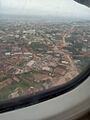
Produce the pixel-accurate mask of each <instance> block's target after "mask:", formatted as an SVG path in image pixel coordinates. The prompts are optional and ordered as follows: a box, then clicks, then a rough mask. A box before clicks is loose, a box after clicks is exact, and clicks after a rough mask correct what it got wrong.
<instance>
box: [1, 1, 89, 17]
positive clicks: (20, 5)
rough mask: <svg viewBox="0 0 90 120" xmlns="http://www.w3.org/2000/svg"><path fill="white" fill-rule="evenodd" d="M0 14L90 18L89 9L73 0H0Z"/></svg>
mask: <svg viewBox="0 0 90 120" xmlns="http://www.w3.org/2000/svg"><path fill="white" fill-rule="evenodd" d="M0 12H1V13H13V14H27V15H53V16H73V17H87V18H88V17H90V8H88V7H86V6H84V5H80V4H78V3H76V2H74V1H73V0H0Z"/></svg>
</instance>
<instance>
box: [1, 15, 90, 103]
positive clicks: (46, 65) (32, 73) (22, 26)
mask: <svg viewBox="0 0 90 120" xmlns="http://www.w3.org/2000/svg"><path fill="white" fill-rule="evenodd" d="M89 62H90V20H69V19H65V18H64V19H58V20H57V18H52V19H49V18H45V19H44V17H41V18H40V17H35V16H33V17H29V16H28V17H26V16H23V15H22V16H21V17H20V16H18V15H1V16H0V101H2V100H3V99H5V100H6V99H11V98H15V97H19V96H23V95H32V94H36V93H37V92H40V91H44V90H47V89H50V88H52V87H55V86H59V85H62V84H65V83H67V82H69V81H71V80H72V79H73V78H75V77H76V76H77V75H79V74H80V73H81V72H82V71H83V70H84V69H85V68H86V66H87V65H88V64H89Z"/></svg>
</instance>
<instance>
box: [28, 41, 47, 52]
mask: <svg viewBox="0 0 90 120" xmlns="http://www.w3.org/2000/svg"><path fill="white" fill-rule="evenodd" d="M30 47H31V48H32V49H33V50H34V51H40V52H42V51H43V52H46V51H47V50H48V46H47V45H45V44H43V43H40V42H32V43H31V45H30Z"/></svg>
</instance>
